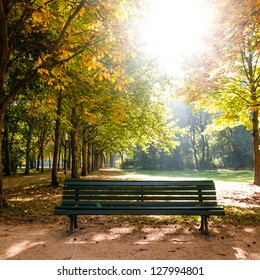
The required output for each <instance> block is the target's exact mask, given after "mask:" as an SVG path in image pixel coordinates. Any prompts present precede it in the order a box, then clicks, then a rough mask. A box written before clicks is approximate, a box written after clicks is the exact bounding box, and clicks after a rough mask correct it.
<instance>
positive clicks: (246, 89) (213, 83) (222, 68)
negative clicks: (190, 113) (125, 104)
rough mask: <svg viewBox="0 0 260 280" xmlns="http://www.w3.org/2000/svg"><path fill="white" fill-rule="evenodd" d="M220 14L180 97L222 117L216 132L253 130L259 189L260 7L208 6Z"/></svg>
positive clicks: (255, 3) (190, 66)
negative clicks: (220, 130)
mask: <svg viewBox="0 0 260 280" xmlns="http://www.w3.org/2000/svg"><path fill="white" fill-rule="evenodd" d="M208 2H209V3H210V4H211V5H212V10H214V13H215V15H214V16H215V18H214V19H215V20H214V21H213V25H212V28H211V29H210V30H211V32H210V33H211V34H210V37H208V38H207V41H206V44H205V47H204V49H203V50H202V52H201V53H200V54H197V55H196V56H195V58H194V59H190V61H189V63H188V64H187V68H186V69H188V70H187V75H186V83H185V86H184V87H183V88H182V90H181V92H182V94H184V95H185V96H186V100H188V101H189V102H194V103H196V105H197V107H199V108H202V107H203V108H206V109H207V110H208V111H209V112H215V113H216V112H218V113H219V117H218V118H217V119H216V120H215V128H216V127H218V129H223V128H225V127H231V128H232V127H235V126H238V125H241V124H242V125H244V126H246V127H247V128H248V129H250V130H252V135H253V147H254V167H255V175H254V183H255V184H257V185H260V153H259V148H258V147H259V108H260V107H259V106H260V94H259V89H260V68H259V61H260V60H259V58H260V52H259V49H260V48H259V44H260V40H259V36H260V20H259V14H260V13H259V11H260V2H259V1H258V0H256V1H249V0H244V1H240V3H239V4H238V3H237V1H234V0H223V1H214V0H213V1H208Z"/></svg>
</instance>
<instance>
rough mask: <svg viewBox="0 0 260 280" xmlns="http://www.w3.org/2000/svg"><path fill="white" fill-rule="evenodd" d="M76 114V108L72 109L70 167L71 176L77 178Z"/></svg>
mask: <svg viewBox="0 0 260 280" xmlns="http://www.w3.org/2000/svg"><path fill="white" fill-rule="evenodd" d="M77 118H78V116H77V112H76V109H75V108H73V109H72V125H73V128H72V131H71V155H72V169H71V178H72V179H78V178H79V174H78V166H79V152H78V149H79V148H78V125H79V124H78V119H77Z"/></svg>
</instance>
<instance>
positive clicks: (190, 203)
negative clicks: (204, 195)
mask: <svg viewBox="0 0 260 280" xmlns="http://www.w3.org/2000/svg"><path fill="white" fill-rule="evenodd" d="M71 205H85V206H86V207H88V206H90V207H92V206H94V207H103V206H104V207H107V206H109V207H118V206H122V207H130V206H132V205H133V203H131V202H125V201H120V202H117V201H115V202H106V201H95V202H90V201H74V200H73V201H62V206H64V207H67V206H71ZM134 205H136V206H138V207H139V206H140V207H150V206H154V207H175V206H176V207H178V206H187V207H197V206H205V207H206V206H208V207H210V206H217V203H216V201H207V202H198V201H196V202H194V201H188V202H187V201H186V202H183V201H174V202H156V201H153V202H135V203H134Z"/></svg>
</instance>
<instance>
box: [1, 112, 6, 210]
mask: <svg viewBox="0 0 260 280" xmlns="http://www.w3.org/2000/svg"><path fill="white" fill-rule="evenodd" d="M4 115H5V111H3V110H0V210H1V209H2V208H3V207H5V205H6V200H5V197H4V191H3V145H2V143H3V127H4Z"/></svg>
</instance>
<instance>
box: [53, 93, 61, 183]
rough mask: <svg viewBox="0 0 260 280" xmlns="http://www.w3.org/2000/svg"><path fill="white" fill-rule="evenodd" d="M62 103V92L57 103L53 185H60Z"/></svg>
mask: <svg viewBox="0 0 260 280" xmlns="http://www.w3.org/2000/svg"><path fill="white" fill-rule="evenodd" d="M61 105H62V95H61V93H60V94H59V96H58V104H57V119H56V126H55V135H54V137H55V138H54V151H53V164H52V175H51V185H52V186H53V187H57V186H58V185H59V181H58V170H57V169H58V154H59V145H60V117H61Z"/></svg>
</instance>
